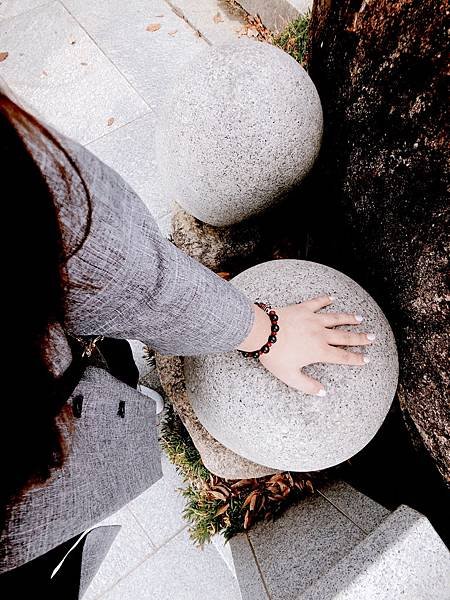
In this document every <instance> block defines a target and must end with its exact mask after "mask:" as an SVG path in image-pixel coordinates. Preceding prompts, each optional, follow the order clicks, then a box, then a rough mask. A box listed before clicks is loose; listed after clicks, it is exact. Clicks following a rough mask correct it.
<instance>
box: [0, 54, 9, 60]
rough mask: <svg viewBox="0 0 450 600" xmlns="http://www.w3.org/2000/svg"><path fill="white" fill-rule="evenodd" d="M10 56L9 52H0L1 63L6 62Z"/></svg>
mask: <svg viewBox="0 0 450 600" xmlns="http://www.w3.org/2000/svg"><path fill="white" fill-rule="evenodd" d="M8 56H9V52H0V62H2V61H4V60H6V59H7V58H8Z"/></svg>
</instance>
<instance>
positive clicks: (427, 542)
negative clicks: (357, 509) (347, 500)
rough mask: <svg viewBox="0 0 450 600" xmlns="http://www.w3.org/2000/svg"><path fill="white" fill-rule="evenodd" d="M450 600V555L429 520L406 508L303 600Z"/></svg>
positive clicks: (367, 539) (365, 540) (362, 544)
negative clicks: (401, 599)
mask: <svg viewBox="0 0 450 600" xmlns="http://www.w3.org/2000/svg"><path fill="white" fill-rule="evenodd" d="M381 598H382V599H383V600H396V599H398V598H408V599H411V600H431V599H432V600H449V598H450V554H449V552H448V550H447V548H446V547H445V545H444V543H443V542H442V540H441V539H440V537H439V536H438V534H437V533H436V531H435V530H434V529H433V527H432V526H431V524H430V522H429V521H428V519H427V518H426V517H424V516H423V515H422V514H420V513H418V512H417V511H415V510H413V509H412V508H409V507H408V506H405V505H402V506H400V507H399V508H398V509H397V510H395V511H394V512H393V513H392V514H391V515H389V516H388V517H387V518H386V519H385V520H384V521H383V522H382V523H381V524H380V525H379V526H378V527H377V528H376V529H375V530H374V531H372V533H370V534H369V535H368V536H367V537H366V538H365V539H364V540H362V541H361V542H360V543H359V544H357V545H356V546H355V548H354V549H353V550H352V551H351V552H350V553H349V554H347V556H345V557H344V558H342V559H341V560H340V561H339V562H338V563H337V564H335V565H334V567H333V568H332V569H330V570H329V571H328V572H327V573H326V575H324V576H322V577H321V578H320V580H318V581H317V582H316V583H315V584H313V585H312V586H311V587H310V588H309V589H308V590H307V591H306V592H305V593H303V594H300V595H299V596H298V600H361V599H364V600H372V599H373V600H375V599H381Z"/></svg>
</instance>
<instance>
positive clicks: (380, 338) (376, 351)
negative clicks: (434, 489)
mask: <svg viewBox="0 0 450 600" xmlns="http://www.w3.org/2000/svg"><path fill="white" fill-rule="evenodd" d="M232 283H233V284H234V285H236V286H237V287H238V288H239V289H241V290H242V291H243V292H244V293H246V294H247V295H248V296H249V297H250V298H254V299H255V300H257V299H260V300H265V301H267V302H269V303H270V304H272V305H273V306H283V305H287V304H291V303H295V302H301V301H303V300H306V299H308V298H312V297H315V296H319V295H323V294H324V293H328V294H331V295H333V296H334V297H335V301H334V304H333V310H335V311H344V312H354V313H356V314H361V315H363V317H364V321H363V323H362V325H361V326H357V327H352V328H351V329H352V331H367V332H373V333H375V334H376V335H377V339H376V342H375V343H374V344H373V345H372V346H370V347H366V349H365V353H366V355H367V356H368V357H369V358H370V361H371V362H370V363H369V364H368V365H364V366H362V367H359V366H358V367H356V366H354V367H350V366H340V365H325V364H317V365H311V366H309V367H308V368H307V369H306V371H307V372H308V373H310V374H311V375H312V376H313V377H315V378H317V379H318V380H320V381H321V382H322V383H323V384H324V385H325V387H326V389H327V391H328V394H327V396H326V397H325V398H318V397H317V396H309V395H306V394H303V393H301V392H298V391H297V390H294V389H293V388H290V387H288V386H287V385H285V384H284V383H282V382H281V381H279V380H278V379H277V378H275V377H274V376H273V375H272V374H271V373H269V372H268V371H267V370H266V369H264V367H263V366H262V365H261V364H260V363H259V362H257V361H253V360H249V359H246V358H244V357H243V356H242V355H241V354H239V353H238V352H235V351H233V352H228V353H220V354H210V355H207V356H204V357H185V363H184V364H185V379H186V390H187V394H188V397H189V399H190V401H191V404H192V407H193V409H194V411H195V413H196V414H197V416H198V418H199V421H200V422H201V423H202V424H203V425H204V427H205V428H206V429H207V430H208V431H209V433H210V434H211V435H212V436H213V437H214V438H216V439H217V440H218V441H219V442H221V443H222V444H223V445H224V446H226V447H227V448H230V449H231V450H233V451H234V452H236V453H237V454H239V455H241V456H243V457H245V458H247V459H249V460H251V461H254V462H257V463H259V464H261V465H266V466H268V467H273V468H278V469H281V470H292V471H314V470H320V469H324V468H327V467H330V466H333V465H336V464H338V463H341V462H343V461H345V460H346V459H348V458H350V457H351V456H353V455H354V454H356V453H357V452H359V451H360V450H361V449H362V448H363V447H364V446H366V444H367V443H368V442H369V441H370V440H371V439H372V438H373V436H374V435H375V433H376V432H377V431H378V429H379V427H380V426H381V424H382V422H383V420H384V418H385V416H386V414H387V412H388V410H389V407H390V405H391V402H392V399H393V397H394V394H395V390H396V386H397V379H398V361H397V352H396V346H395V340H394V336H393V334H392V331H391V328H390V326H389V324H388V322H387V320H386V318H385V317H384V315H383V313H382V312H381V310H380V308H379V307H378V305H377V304H376V303H375V301H374V300H373V299H372V298H371V297H370V296H369V294H367V292H365V291H364V290H363V289H362V288H361V287H360V286H359V285H358V284H357V283H355V282H354V281H352V280H351V279H350V278H348V277H347V276H346V275H344V274H342V273H339V272H338V271H335V270H334V269H331V268H330V267H327V266H324V265H320V264H317V263H312V262H308V261H299V260H277V261H269V262H266V263H261V264H259V265H256V266H255V267H252V268H250V269H248V270H246V271H244V272H242V273H240V274H239V275H238V276H237V277H235V278H234V279H233V280H232ZM326 310H329V309H326ZM280 326H281V327H282V323H280ZM346 329H349V328H346ZM280 334H282V329H281V331H280Z"/></svg>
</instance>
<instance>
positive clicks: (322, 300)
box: [301, 296, 333, 312]
mask: <svg viewBox="0 0 450 600" xmlns="http://www.w3.org/2000/svg"><path fill="white" fill-rule="evenodd" d="M301 304H302V306H305V307H306V308H309V309H310V310H312V312H317V311H318V310H320V309H321V308H325V306H330V304H333V296H319V297H318V298H311V300H305V302H302V303H301Z"/></svg>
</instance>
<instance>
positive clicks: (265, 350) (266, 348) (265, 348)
mask: <svg viewBox="0 0 450 600" xmlns="http://www.w3.org/2000/svg"><path fill="white" fill-rule="evenodd" d="M269 350H270V348H269V346H268V345H267V344H265V345H264V346H263V347H262V348H261V351H262V352H264V354H267V353H268V352H269Z"/></svg>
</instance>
